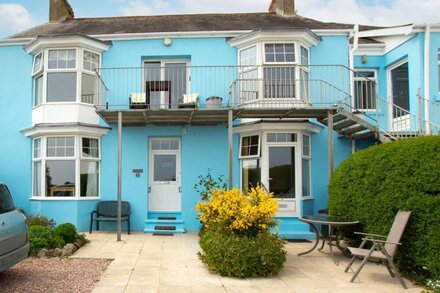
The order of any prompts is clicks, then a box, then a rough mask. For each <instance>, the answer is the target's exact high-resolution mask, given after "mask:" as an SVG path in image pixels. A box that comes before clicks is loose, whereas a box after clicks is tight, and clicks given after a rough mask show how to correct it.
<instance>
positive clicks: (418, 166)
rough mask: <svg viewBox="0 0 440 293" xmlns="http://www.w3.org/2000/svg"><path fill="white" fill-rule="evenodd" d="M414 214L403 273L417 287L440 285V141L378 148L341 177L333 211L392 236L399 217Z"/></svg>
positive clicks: (335, 182)
mask: <svg viewBox="0 0 440 293" xmlns="http://www.w3.org/2000/svg"><path fill="white" fill-rule="evenodd" d="M399 209H401V210H408V211H412V215H411V219H410V222H409V224H408V226H407V229H406V232H405V234H404V237H403V239H402V242H403V245H402V246H401V247H399V250H398V253H397V255H396V262H397V264H398V266H399V268H400V270H401V271H402V272H403V273H404V274H406V275H407V276H410V277H412V278H413V279H415V280H417V281H421V282H424V283H425V281H426V280H427V279H429V278H433V279H440V253H439V252H440V229H439V224H440V136H432V137H421V138H417V139H407V140H401V141H397V142H392V143H387V144H382V145H376V146H372V147H370V148H368V149H365V150H362V151H359V152H356V153H355V154H353V155H352V156H351V157H350V158H349V159H348V160H346V161H345V162H343V163H342V164H341V165H340V166H339V167H338V168H337V169H336V171H335V173H334V175H333V176H332V178H331V180H330V186H329V211H330V213H331V214H333V215H338V216H345V217H349V218H353V219H357V220H359V221H360V222H361V223H362V224H363V225H364V231H365V232H369V233H378V234H384V235H387V234H388V232H389V229H390V228H391V225H392V222H393V220H394V217H395V215H396V213H397V211H398V210H399Z"/></svg>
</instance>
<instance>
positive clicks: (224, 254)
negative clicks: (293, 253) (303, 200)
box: [199, 227, 286, 278]
mask: <svg viewBox="0 0 440 293" xmlns="http://www.w3.org/2000/svg"><path fill="white" fill-rule="evenodd" d="M200 247H201V249H202V252H199V258H200V260H201V261H202V262H203V263H204V264H205V265H206V266H207V267H208V269H209V270H210V271H213V272H218V273H220V274H221V275H222V276H228V277H237V278H246V277H267V276H273V275H276V274H277V273H278V272H279V271H281V269H282V268H283V266H284V263H285V262H286V252H285V251H284V249H283V248H284V241H283V240H282V239H279V238H278V237H276V236H275V235H272V234H270V233H268V232H263V233H260V234H259V235H257V236H256V237H248V236H240V235H237V234H235V233H233V232H231V231H230V230H227V229H224V228H214V227H211V228H210V229H208V230H206V231H205V233H203V235H202V236H201V237H200Z"/></svg>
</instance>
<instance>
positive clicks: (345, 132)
mask: <svg viewBox="0 0 440 293" xmlns="http://www.w3.org/2000/svg"><path fill="white" fill-rule="evenodd" d="M366 129H367V128H366V127H364V126H362V125H355V126H353V127H350V128H348V129H346V130H343V131H341V132H340V134H341V135H344V136H349V135H352V134H355V133H358V132H361V131H364V130H366Z"/></svg>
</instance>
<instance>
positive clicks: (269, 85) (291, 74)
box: [263, 66, 296, 99]
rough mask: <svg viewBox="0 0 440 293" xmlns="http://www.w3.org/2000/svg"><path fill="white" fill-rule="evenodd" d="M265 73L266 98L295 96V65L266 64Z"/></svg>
mask: <svg viewBox="0 0 440 293" xmlns="http://www.w3.org/2000/svg"><path fill="white" fill-rule="evenodd" d="M263 74H264V80H263V82H264V95H265V98H267V99H277V98H295V83H296V81H295V67H278V66H277V67H267V66H266V67H264V69H263Z"/></svg>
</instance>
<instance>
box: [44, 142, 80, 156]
mask: <svg viewBox="0 0 440 293" xmlns="http://www.w3.org/2000/svg"><path fill="white" fill-rule="evenodd" d="M47 156H48V157H73V156H75V139H74V138H73V137H48V138H47Z"/></svg>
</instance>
